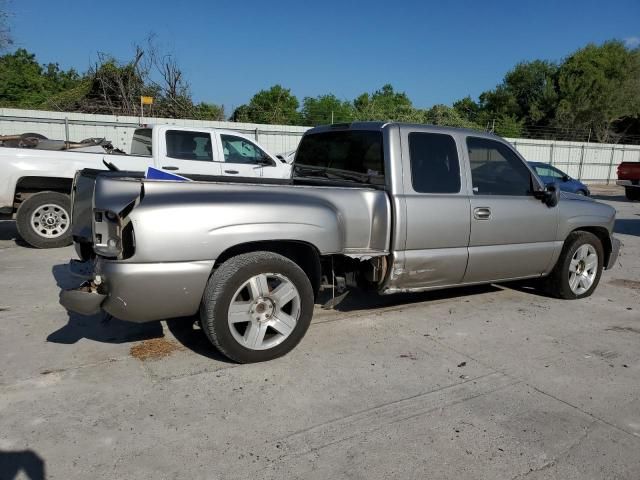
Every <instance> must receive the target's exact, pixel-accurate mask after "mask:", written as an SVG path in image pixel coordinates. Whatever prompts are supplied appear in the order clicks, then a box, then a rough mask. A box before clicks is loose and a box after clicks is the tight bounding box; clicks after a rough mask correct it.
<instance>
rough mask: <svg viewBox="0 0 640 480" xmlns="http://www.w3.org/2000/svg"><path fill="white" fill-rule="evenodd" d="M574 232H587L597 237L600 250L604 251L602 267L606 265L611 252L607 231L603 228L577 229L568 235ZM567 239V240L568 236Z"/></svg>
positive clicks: (611, 246)
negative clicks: (600, 244) (600, 246)
mask: <svg viewBox="0 0 640 480" xmlns="http://www.w3.org/2000/svg"><path fill="white" fill-rule="evenodd" d="M575 232H588V233H591V234H593V235H595V236H596V237H598V240H600V243H602V250H603V251H604V259H603V261H604V263H603V265H608V263H609V257H610V256H611V251H612V250H613V245H612V244H611V236H610V235H609V230H607V229H606V228H605V227H578V228H575V229H574V230H572V231H571V232H569V235H571V234H572V233H575ZM567 238H569V236H568V235H567ZM565 242H566V239H565Z"/></svg>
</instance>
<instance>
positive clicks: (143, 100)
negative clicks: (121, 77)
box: [140, 96, 153, 105]
mask: <svg viewBox="0 0 640 480" xmlns="http://www.w3.org/2000/svg"><path fill="white" fill-rule="evenodd" d="M140 103H141V104H142V105H152V104H153V97H145V96H142V97H140Z"/></svg>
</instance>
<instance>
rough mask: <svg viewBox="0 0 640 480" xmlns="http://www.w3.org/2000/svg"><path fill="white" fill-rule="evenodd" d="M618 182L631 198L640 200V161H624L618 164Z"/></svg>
mask: <svg viewBox="0 0 640 480" xmlns="http://www.w3.org/2000/svg"><path fill="white" fill-rule="evenodd" d="M616 183H617V184H618V185H620V186H622V187H624V193H625V196H626V197H627V198H628V199H629V200H640V162H622V163H621V164H620V165H618V180H617V181H616Z"/></svg>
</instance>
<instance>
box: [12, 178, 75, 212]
mask: <svg viewBox="0 0 640 480" xmlns="http://www.w3.org/2000/svg"><path fill="white" fill-rule="evenodd" d="M72 185H73V179H72V178H65V177H38V176H26V177H20V178H19V179H18V181H17V182H16V188H15V191H14V207H17V205H18V204H20V203H21V202H23V201H25V200H26V199H27V198H29V197H30V196H31V195H33V194H35V193H40V192H57V193H63V194H67V195H68V194H70V193H71V187H72Z"/></svg>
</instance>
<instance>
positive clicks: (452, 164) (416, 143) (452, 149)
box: [409, 132, 460, 193]
mask: <svg viewBox="0 0 640 480" xmlns="http://www.w3.org/2000/svg"><path fill="white" fill-rule="evenodd" d="M409 158H410V160H411V183H412V185H413V189H414V190H415V191H416V192H419V193H458V192H459V191H460V164H459V162H458V152H457V151H456V142H455V140H454V139H453V137H452V136H451V135H443V134H440V133H421V132H413V133H410V134H409Z"/></svg>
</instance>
